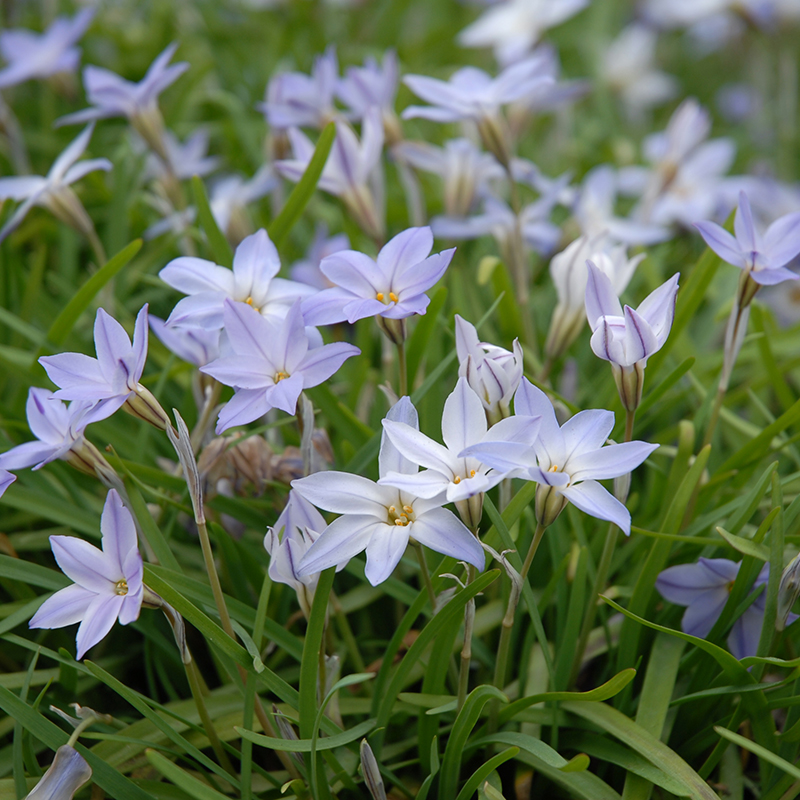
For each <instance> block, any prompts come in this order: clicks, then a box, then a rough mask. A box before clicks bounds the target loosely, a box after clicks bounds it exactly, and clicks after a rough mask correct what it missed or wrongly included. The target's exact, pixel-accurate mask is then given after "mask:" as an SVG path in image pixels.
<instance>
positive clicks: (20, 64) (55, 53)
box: [0, 8, 95, 89]
mask: <svg viewBox="0 0 800 800" xmlns="http://www.w3.org/2000/svg"><path fill="white" fill-rule="evenodd" d="M94 14H95V10H94V9H93V8H85V9H83V11H80V12H79V13H77V14H76V15H75V16H74V17H72V18H71V19H70V18H68V17H58V18H57V19H56V20H54V22H53V24H52V25H51V26H50V27H49V28H48V29H47V30H46V31H45V32H44V33H34V32H33V31H28V30H23V29H12V30H5V31H3V32H2V33H0V53H1V54H2V56H3V58H4V59H5V60H6V61H7V62H8V64H7V66H6V67H4V68H3V69H2V70H0V89H6V88H8V87H9V86H16V85H17V84H20V83H24V82H25V81H28V80H31V79H32V78H49V77H51V76H52V75H58V74H59V73H65V72H66V73H71V72H75V70H76V69H77V68H78V62H79V61H80V58H81V50H80V48H79V47H75V44H76V43H77V41H78V40H79V39H80V38H81V36H83V34H84V33H86V29H87V28H88V27H89V25H90V23H91V21H92V19H93V18H94Z"/></svg>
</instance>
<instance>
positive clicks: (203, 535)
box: [196, 519, 236, 639]
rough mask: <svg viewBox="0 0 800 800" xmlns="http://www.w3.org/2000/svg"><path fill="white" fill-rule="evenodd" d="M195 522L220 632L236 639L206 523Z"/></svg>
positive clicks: (203, 521) (201, 521) (202, 521)
mask: <svg viewBox="0 0 800 800" xmlns="http://www.w3.org/2000/svg"><path fill="white" fill-rule="evenodd" d="M196 522H197V532H198V534H199V535H200V548H201V549H202V551H203V562H204V563H205V567H206V573H207V574H208V580H209V582H210V583H211V594H213V595H214V602H215V603H216V606H217V613H218V614H219V619H220V622H221V623H222V630H224V631H225V633H227V634H228V636H230V637H231V639H236V634H235V633H234V632H233V625H231V615H230V614H229V613H228V606H227V605H226V603H225V595H224V594H223V592H222V585H221V584H220V582H219V574H218V573H217V566H216V564H215V563H214V553H213V552H212V550H211V539H210V538H209V536H208V527H207V525H206V521H205V520H204V519H203V520H196Z"/></svg>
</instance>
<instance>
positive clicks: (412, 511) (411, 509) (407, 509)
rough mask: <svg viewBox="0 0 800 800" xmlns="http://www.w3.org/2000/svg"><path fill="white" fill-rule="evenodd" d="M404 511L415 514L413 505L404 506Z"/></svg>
mask: <svg viewBox="0 0 800 800" xmlns="http://www.w3.org/2000/svg"><path fill="white" fill-rule="evenodd" d="M403 511H405V512H406V514H413V513H414V509H413V508H411V506H403Z"/></svg>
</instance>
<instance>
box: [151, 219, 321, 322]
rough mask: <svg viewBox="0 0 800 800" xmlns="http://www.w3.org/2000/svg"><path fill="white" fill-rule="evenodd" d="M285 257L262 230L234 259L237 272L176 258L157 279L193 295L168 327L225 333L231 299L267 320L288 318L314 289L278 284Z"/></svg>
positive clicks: (183, 302) (242, 245)
mask: <svg viewBox="0 0 800 800" xmlns="http://www.w3.org/2000/svg"><path fill="white" fill-rule="evenodd" d="M280 268H281V262H280V257H279V256H278V251H277V250H276V249H275V245H274V244H273V243H272V241H271V240H270V238H269V236H268V235H267V232H266V231H265V230H264V229H263V228H262V229H261V230H259V231H256V233H254V234H252V235H251V236H248V237H247V238H245V239H244V240H243V241H242V242H241V243H240V244H239V246H238V247H237V248H236V252H235V253H234V256H233V270H230V269H228V268H227V267H221V266H218V265H217V264H214V263H213V262H212V261H207V260H206V259H203V258H195V257H192V256H182V257H180V258H175V259H173V260H172V261H170V262H169V264H167V266H166V267H164V268H163V269H162V270H161V272H159V273H158V276H159V277H160V278H161V280H162V281H164V283H166V284H167V285H168V286H171V287H172V288H173V289H177V290H178V291H179V292H183V293H184V294H187V295H189V296H188V297H186V298H184V299H183V300H181V301H180V302H179V303H178V304H177V305H176V306H175V308H174V309H173V310H172V313H171V314H170V315H169V319H168V320H167V325H169V326H172V325H191V326H195V327H202V328H206V329H208V330H217V329H219V328H221V327H222V309H223V302H224V300H225V299H226V298H229V299H231V300H234V301H236V302H239V303H247V304H248V305H249V306H252V307H253V308H254V309H255V310H256V311H258V312H259V313H260V314H262V315H263V316H265V317H266V316H270V315H275V316H280V317H282V316H285V315H286V312H287V311H288V309H289V307H290V306H291V305H292V303H294V301H295V300H297V299H298V298H299V297H308V296H310V295H312V294H314V289H312V288H310V287H308V286H305V285H303V284H300V283H295V282H294V281H289V280H286V279H285V278H276V277H275V276H276V275H277V274H278V271H279V270H280Z"/></svg>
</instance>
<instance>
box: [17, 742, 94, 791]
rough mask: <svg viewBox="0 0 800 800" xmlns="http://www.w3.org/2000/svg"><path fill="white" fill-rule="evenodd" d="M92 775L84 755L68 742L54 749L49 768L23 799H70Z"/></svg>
mask: <svg viewBox="0 0 800 800" xmlns="http://www.w3.org/2000/svg"><path fill="white" fill-rule="evenodd" d="M91 777H92V768H91V767H90V766H89V765H88V764H87V763H86V760H85V759H84V757H83V756H82V755H81V754H80V753H79V752H78V751H77V750H76V749H75V748H74V747H70V746H69V745H68V744H65V745H62V746H61V747H59V748H58V750H56V757H55V758H54V759H53V763H52V764H51V765H50V768H49V769H48V770H47V772H45V774H44V775H42V779H41V780H40V781H39V783H37V784H36V786H34V787H33V789H32V791H31V792H30V793H29V794H28V795H27V797H26V798H25V800H72V797H74V795H75V792H77V791H78V789H80V788H81V786H83V784H84V783H86V781H88V780H89V779H90V778H91Z"/></svg>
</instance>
